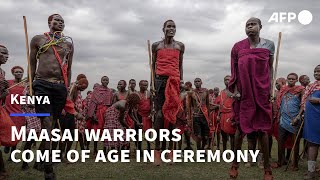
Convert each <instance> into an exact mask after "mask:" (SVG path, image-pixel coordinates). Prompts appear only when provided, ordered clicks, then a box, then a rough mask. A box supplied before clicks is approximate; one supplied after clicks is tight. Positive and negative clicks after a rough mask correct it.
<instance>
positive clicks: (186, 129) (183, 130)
mask: <svg viewBox="0 0 320 180" xmlns="http://www.w3.org/2000/svg"><path fill="white" fill-rule="evenodd" d="M191 88H192V83H191V82H189V81H188V82H186V83H185V84H182V87H180V90H181V93H180V100H181V104H180V107H179V112H178V114H177V122H176V128H178V129H180V133H179V134H184V137H185V142H186V145H187V147H185V148H184V150H192V147H191V142H190V133H191V127H192V125H191V123H192V122H191V121H190V120H189V119H190V118H191V117H190V118H188V117H187V116H188V111H187V96H188V92H190V91H191ZM188 120H189V122H188ZM175 145H176V143H175ZM181 147H182V138H181V140H180V141H179V142H178V149H179V150H181ZM174 149H176V147H175V148H174Z"/></svg>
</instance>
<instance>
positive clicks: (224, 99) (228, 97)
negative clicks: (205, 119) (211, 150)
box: [218, 76, 236, 151]
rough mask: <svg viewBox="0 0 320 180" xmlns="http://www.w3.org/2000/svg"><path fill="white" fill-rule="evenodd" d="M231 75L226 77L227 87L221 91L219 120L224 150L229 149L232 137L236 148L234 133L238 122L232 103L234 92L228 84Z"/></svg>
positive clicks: (231, 144)
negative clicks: (228, 145) (228, 143)
mask: <svg viewBox="0 0 320 180" xmlns="http://www.w3.org/2000/svg"><path fill="white" fill-rule="evenodd" d="M230 78H231V76H226V77H224V84H225V85H226V88H225V89H224V90H222V91H221V93H220V96H219V98H220V101H219V103H220V104H219V114H218V122H219V121H220V127H221V135H222V143H223V151H225V150H227V141H228V137H230V147H231V150H234V135H235V133H236V123H235V121H234V117H233V110H232V104H233V101H234V98H233V94H232V93H231V92H230V91H229V90H228V84H229V81H230Z"/></svg>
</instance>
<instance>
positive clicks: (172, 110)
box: [156, 49, 180, 128]
mask: <svg viewBox="0 0 320 180" xmlns="http://www.w3.org/2000/svg"><path fill="white" fill-rule="evenodd" d="M179 56H180V51H179V50H176V49H160V50H158V52H157V60H156V74H157V75H162V76H168V77H169V78H168V80H167V84H166V88H165V98H166V99H165V102H164V104H163V107H162V113H163V116H164V128H168V125H169V123H171V124H175V123H176V118H177V117H176V116H177V114H178V111H179V104H180V98H179V94H180V71H179Z"/></svg>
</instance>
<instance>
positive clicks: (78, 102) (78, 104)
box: [74, 90, 86, 133]
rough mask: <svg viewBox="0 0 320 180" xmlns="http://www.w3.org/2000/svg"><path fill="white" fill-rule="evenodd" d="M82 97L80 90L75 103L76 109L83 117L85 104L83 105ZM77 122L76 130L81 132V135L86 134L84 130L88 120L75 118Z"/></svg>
mask: <svg viewBox="0 0 320 180" xmlns="http://www.w3.org/2000/svg"><path fill="white" fill-rule="evenodd" d="M82 101H83V100H82V96H81V91H79V90H78V92H77V97H76V99H75V102H74V106H75V109H76V111H77V112H78V113H80V114H81V115H83V103H82ZM75 122H76V128H77V129H78V130H79V132H80V133H84V130H85V128H86V120H85V119H80V120H78V119H76V118H75Z"/></svg>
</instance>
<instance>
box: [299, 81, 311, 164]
mask: <svg viewBox="0 0 320 180" xmlns="http://www.w3.org/2000/svg"><path fill="white" fill-rule="evenodd" d="M299 82H300V84H301V86H304V87H305V88H306V87H307V86H308V85H309V84H310V78H309V77H308V76H307V75H301V76H300V77H299ZM303 146H304V147H305V148H304V150H303V152H304V153H303V159H306V158H307V152H308V145H307V141H306V140H305V139H303Z"/></svg>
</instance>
